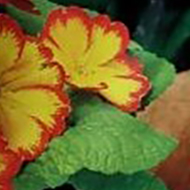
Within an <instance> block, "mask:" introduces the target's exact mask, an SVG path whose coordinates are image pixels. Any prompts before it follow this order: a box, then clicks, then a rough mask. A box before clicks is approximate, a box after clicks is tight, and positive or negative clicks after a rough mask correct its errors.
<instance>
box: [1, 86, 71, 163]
mask: <svg viewBox="0 0 190 190" xmlns="http://www.w3.org/2000/svg"><path fill="white" fill-rule="evenodd" d="M4 97H5V98H4V99H1V102H0V103H1V107H2V110H1V114H0V116H1V118H0V120H1V123H2V133H3V135H4V137H5V138H6V139H7V141H8V147H9V148H10V149H11V150H13V151H15V152H20V154H21V155H24V158H26V159H33V158H34V157H35V156H36V155H38V154H40V153H41V151H42V150H44V147H45V146H46V144H47V142H48V140H49V138H50V137H53V136H54V135H57V134H60V133H61V132H62V131H63V130H64V129H65V125H64V119H65V117H67V114H68V99H67V98H66V97H65V96H64V94H63V93H60V89H59V90H58V91H57V92H56V90H55V89H53V88H50V87H47V86H36V87H28V88H23V89H20V90H18V91H16V92H12V93H11V92H5V95H4ZM23 124H24V127H23ZM7 126H8V127H7Z"/></svg>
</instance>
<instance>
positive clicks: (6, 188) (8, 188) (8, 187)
mask: <svg viewBox="0 0 190 190" xmlns="http://www.w3.org/2000/svg"><path fill="white" fill-rule="evenodd" d="M0 190H13V186H12V183H11V182H10V181H3V182H0Z"/></svg>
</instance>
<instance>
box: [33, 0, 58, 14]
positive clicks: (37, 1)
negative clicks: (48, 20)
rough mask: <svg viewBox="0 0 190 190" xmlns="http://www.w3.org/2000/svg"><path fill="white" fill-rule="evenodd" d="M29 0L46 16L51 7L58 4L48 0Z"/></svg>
mask: <svg viewBox="0 0 190 190" xmlns="http://www.w3.org/2000/svg"><path fill="white" fill-rule="evenodd" d="M31 1H32V2H33V4H34V5H35V7H36V8H37V9H38V10H39V11H40V13H41V14H42V15H43V16H47V14H48V13H49V12H50V11H51V10H52V9H55V8H56V7H58V4H56V3H52V2H50V1H49V0H31Z"/></svg>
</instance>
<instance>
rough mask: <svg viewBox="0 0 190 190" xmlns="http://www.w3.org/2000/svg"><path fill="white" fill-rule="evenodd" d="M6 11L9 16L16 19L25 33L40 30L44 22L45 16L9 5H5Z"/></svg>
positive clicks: (33, 32) (34, 32)
mask: <svg viewBox="0 0 190 190" xmlns="http://www.w3.org/2000/svg"><path fill="white" fill-rule="evenodd" d="M7 12H8V14H9V15H10V16H11V17H13V18H14V19H15V20H17V22H18V23H19V24H20V26H21V27H22V28H23V30H24V31H25V32H26V33H28V34H31V35H35V34H37V33H38V32H40V31H41V30H42V27H43V24H44V23H45V17H43V16H40V15H34V14H31V13H28V12H25V11H22V10H20V9H17V8H16V7H13V6H11V5H10V6H7Z"/></svg>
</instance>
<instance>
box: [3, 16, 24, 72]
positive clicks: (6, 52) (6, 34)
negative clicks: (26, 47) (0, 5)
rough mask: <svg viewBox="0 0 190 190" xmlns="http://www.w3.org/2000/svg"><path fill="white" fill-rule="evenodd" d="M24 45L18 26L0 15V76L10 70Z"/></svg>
mask: <svg viewBox="0 0 190 190" xmlns="http://www.w3.org/2000/svg"><path fill="white" fill-rule="evenodd" d="M23 44H24V37H23V34H22V32H21V29H20V28H19V27H18V25H17V24H16V23H15V22H14V21H13V20H12V19H11V18H9V17H8V16H6V15H3V14H0V49H1V51H0V58H1V63H0V64H1V66H0V75H1V74H2V73H3V72H5V71H7V70H8V69H10V68H11V67H12V66H13V64H14V60H16V59H17V58H18V56H19V53H20V51H21V49H22V47H23Z"/></svg>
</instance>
